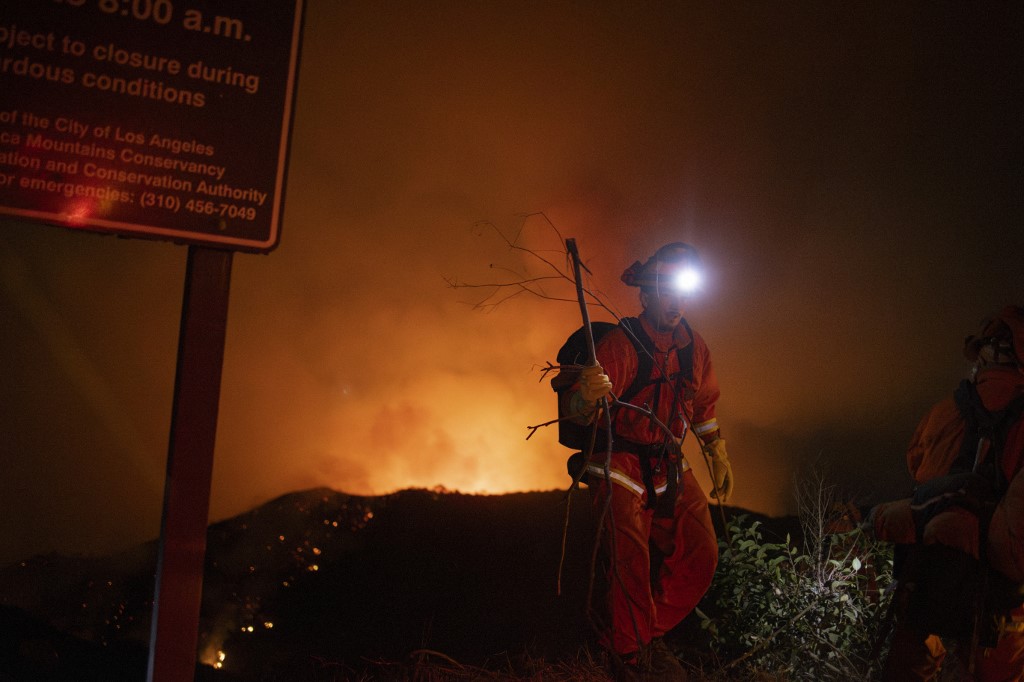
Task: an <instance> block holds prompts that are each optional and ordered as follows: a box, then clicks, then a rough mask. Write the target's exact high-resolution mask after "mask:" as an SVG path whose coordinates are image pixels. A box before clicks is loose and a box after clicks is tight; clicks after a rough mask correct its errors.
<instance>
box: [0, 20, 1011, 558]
mask: <svg viewBox="0 0 1024 682" xmlns="http://www.w3.org/2000/svg"><path fill="white" fill-rule="evenodd" d="M434 5H435V6H433V7H431V6H429V4H421V3H413V2H397V1H396V2H382V3H352V2H334V1H331V0H312V1H311V2H310V4H309V6H308V8H307V12H306V27H305V37H304V43H303V54H302V63H301V68H300V76H299V89H298V96H297V97H298V99H297V109H296V115H295V122H294V129H293V134H292V154H291V161H290V167H289V176H288V184H287V195H286V208H285V218H284V227H283V231H282V237H281V242H280V246H279V247H278V248H277V249H276V250H275V251H273V252H271V253H270V254H269V255H265V256H264V255H253V254H237V255H236V256H235V257H234V272H233V278H232V284H231V286H232V290H231V300H230V311H229V327H228V334H227V349H226V357H225V362H224V376H223V384H222V395H221V409H220V423H219V431H218V440H217V450H216V460H215V468H214V479H213V493H212V504H211V520H218V519H222V518H225V517H227V516H230V515H233V514H237V513H240V512H242V511H245V510H247V509H249V508H251V507H253V506H255V505H258V504H260V503H261V502H264V501H266V500H268V499H270V498H272V497H275V496H277V495H279V494H282V493H285V492H289V491H292V490H297V489H302V488H308V487H314V486H329V487H331V488H334V489H337V490H341V491H345V492H350V493H354V494H383V493H388V492H391V491H394V490H397V489H401V488H406V487H432V486H435V485H441V486H444V487H445V488H448V489H452V490H461V491H467V492H492V493H498V492H509V491H519V490H537V489H552V488H559V487H565V486H566V485H567V484H568V482H569V479H568V477H567V476H566V474H565V466H564V463H565V457H566V455H567V454H568V453H567V452H566V451H565V450H564V449H563V448H561V447H560V446H558V445H557V442H556V434H555V431H554V429H553V428H549V429H545V430H542V431H541V432H539V433H538V434H537V435H536V436H534V437H533V438H531V439H530V440H529V441H527V440H525V437H526V435H527V433H528V429H527V427H528V426H530V425H535V424H539V423H542V422H545V421H547V420H549V419H552V418H553V417H554V416H555V415H554V400H553V393H552V392H551V390H550V388H549V387H548V384H547V382H546V381H544V380H542V377H541V374H540V371H539V370H540V367H542V366H543V365H544V364H545V363H546V362H547V361H549V360H550V361H553V360H554V356H555V353H556V351H557V348H558V346H559V344H560V342H561V340H562V339H563V338H564V337H565V336H566V335H567V334H568V333H570V332H571V331H572V330H574V329H575V328H576V327H578V326H579V323H580V317H579V310H578V307H577V306H575V304H573V303H564V302H558V301H555V300H550V299H545V298H541V297H537V296H530V295H525V294H523V295H519V296H516V297H513V298H510V299H508V300H505V301H504V302H502V303H500V305H497V306H494V307H487V306H484V307H482V308H481V307H479V306H475V305H474V304H476V303H479V302H481V301H482V300H483V299H484V297H485V296H486V295H487V294H488V293H489V290H487V289H478V288H470V287H465V288H463V287H455V288H453V287H451V286H450V285H449V282H450V281H458V282H465V283H473V284H487V283H498V282H509V281H517V280H522V279H526V278H530V277H533V276H537V275H540V274H549V273H548V272H547V271H545V270H544V267H543V265H542V264H541V263H540V261H538V260H536V259H534V258H532V257H531V256H530V255H529V254H528V253H525V252H522V251H509V250H508V248H507V247H506V245H505V243H504V241H503V240H502V237H501V235H502V234H503V235H506V236H513V235H518V239H519V240H520V241H519V242H518V243H519V244H521V245H522V246H524V247H526V248H528V249H532V250H533V251H535V252H536V253H538V254H541V255H543V256H544V257H546V258H549V259H552V261H553V262H555V263H556V264H558V265H560V266H561V265H564V259H563V257H561V256H560V255H559V253H558V251H557V250H558V248H559V246H560V244H559V241H558V234H559V233H560V234H561V236H562V237H575V238H576V239H577V242H578V244H579V247H580V250H581V253H582V255H583V258H584V260H585V261H586V262H587V264H588V266H589V268H590V270H591V272H592V273H593V277H592V280H591V284H592V285H593V286H595V287H597V288H599V289H601V290H602V291H603V292H604V293H605V296H606V300H607V301H608V302H609V303H610V304H611V305H612V306H613V307H614V308H615V309H616V310H617V311H618V312H620V313H622V314H635V313H636V312H637V310H638V303H637V296H636V290H633V289H628V288H626V287H625V286H623V285H621V284H620V283H619V280H618V278H619V275H620V273H621V272H622V270H623V269H624V268H625V267H626V266H628V265H629V264H630V263H632V262H633V261H634V260H643V259H645V258H646V257H647V256H648V255H650V253H651V252H653V250H654V249H656V248H657V247H658V246H660V245H662V244H664V243H667V242H670V241H679V240H682V241H687V242H690V243H692V244H694V245H696V246H697V247H698V248H699V249H700V250H701V252H702V254H703V257H704V261H705V264H706V266H707V278H708V282H707V286H706V288H705V291H704V294H703V296H702V297H701V298H700V299H699V300H697V301H694V303H693V305H692V306H691V309H690V310H689V311H688V314H687V317H688V319H689V321H690V323H691V324H692V325H693V326H694V327H695V328H696V329H697V330H698V331H700V332H701V333H702V334H703V335H704V337H705V338H706V340H707V341H708V344H709V345H710V347H711V351H712V356H713V359H714V361H715V363H716V368H717V371H718V374H719V378H720V380H721V385H722V399H721V401H720V403H719V419H720V421H721V423H722V427H723V434H724V436H725V438H726V440H727V441H728V442H729V450H730V454H731V457H732V460H733V467H734V472H735V477H736V494H735V497H734V500H733V502H734V503H735V504H737V505H740V506H743V507H746V508H750V509H754V510H757V511H762V512H765V513H772V514H777V513H783V512H788V511H792V507H793V503H792V481H793V480H794V478H795V476H796V474H797V472H798V471H800V470H802V469H805V468H806V467H808V466H810V464H812V463H815V462H817V463H819V464H822V465H824V466H825V467H826V469H827V471H828V473H829V476H830V477H832V478H833V479H834V480H835V481H836V482H837V483H841V484H842V485H844V486H846V487H848V488H849V489H850V490H852V491H853V492H854V493H855V494H857V495H859V496H861V498H871V497H875V498H879V497H884V496H886V495H890V494H897V493H899V492H901V491H902V490H903V489H904V486H905V484H906V481H905V479H904V476H905V474H904V468H903V461H902V452H903V448H904V446H905V444H906V442H907V440H908V439H909V437H910V434H911V433H912V432H913V429H914V426H915V425H916V422H917V419H918V418H919V416H920V415H921V413H922V412H923V411H924V410H925V409H926V408H927V406H928V405H930V404H931V403H932V402H933V401H935V400H938V399H940V398H942V397H944V396H945V395H947V394H948V393H949V392H950V391H952V389H953V387H954V386H955V383H956V382H957V381H958V380H959V378H960V377H962V376H963V375H964V373H965V371H966V365H965V362H964V361H963V359H962V356H961V355H960V343H961V341H962V339H963V337H964V336H965V335H966V334H968V333H971V332H973V331H974V329H975V327H976V325H977V323H978V321H979V320H980V319H981V318H982V317H983V316H984V315H986V314H987V313H989V312H991V311H993V310H995V309H997V308H999V307H1001V306H1002V305H1004V304H1006V303H1011V302H1012V303H1017V304H1021V303H1024V276H1022V263H1024V259H1022V256H1024V230H1022V229H1021V222H1022V217H1024V210H1022V208H1024V201H1022V197H1024V191H1022V184H1024V172H1022V169H1024V144H1022V134H1024V133H1022V125H1021V121H1024V115H1022V114H1024V111H1022V105H1021V102H1022V100H1024V71H1022V66H1024V57H1022V55H1024V52H1022V51H1021V49H1020V44H1021V37H1022V33H1024V7H1022V6H1021V5H1020V4H1015V3H958V2H950V3H934V2H920V3H918V2H900V3H889V2H878V3H838V2H825V3H821V2H762V3H733V2H724V3H718V2H707V3H695V2H609V1H604V0H599V1H597V2H570V1H557V0H556V1H555V2H550V1H544V2H524V1H523V0H516V1H515V2H488V3H470V2H455V3H442V4H441V5H437V4H436V3H434ZM523 214H531V215H532V217H529V218H523V217H521V216H522V215H523ZM556 229H557V233H556V232H555V230H556ZM185 262H186V249H185V247H183V246H178V245H173V244H170V243H165V242H153V241H145V240H141V239H120V238H116V237H111V236H100V235H97V234H91V233H85V232H76V231H71V230H66V229H62V228H57V227H51V226H45V225H40V224H30V223H25V222H16V221H11V220H10V219H3V220H2V222H0V328H2V330H3V332H2V336H0V357H2V358H3V360H2V364H0V367H2V373H0V433H2V434H3V437H2V441H0V454H2V460H3V462H4V471H3V474H2V475H0V564H6V563H8V562H11V561H15V560H18V559H21V558H25V557H27V556H29V555H31V554H34V553H38V552H47V551H52V550H56V551H62V552H105V551H110V550H113V549H117V548H121V547H125V546H127V545H130V544H132V543H136V542H140V541H144V540H149V539H153V538H155V537H156V536H157V535H158V533H159V523H160V513H161V501H162V495H163V475H164V467H165V465H166V457H167V441H168V432H169V427H170V414H171V401H172V397H173V396H172V392H173V384H174V372H175V356H176V349H177V332H178V324H179V317H180V313H181V304H182V291H183V286H184V274H185ZM545 291H546V292H547V293H548V294H549V295H551V296H552V297H558V296H564V295H571V293H572V290H571V288H570V287H567V286H561V287H559V286H554V287H551V288H550V289H546V290H545ZM593 316H594V318H595V319H609V316H608V313H607V312H604V311H600V310H594V311H593ZM687 447H688V449H689V451H690V452H691V453H692V452H694V449H693V443H692V442H691V443H689V444H688V446H687ZM700 480H701V481H702V483H705V484H706V481H707V476H706V475H704V474H701V475H700Z"/></svg>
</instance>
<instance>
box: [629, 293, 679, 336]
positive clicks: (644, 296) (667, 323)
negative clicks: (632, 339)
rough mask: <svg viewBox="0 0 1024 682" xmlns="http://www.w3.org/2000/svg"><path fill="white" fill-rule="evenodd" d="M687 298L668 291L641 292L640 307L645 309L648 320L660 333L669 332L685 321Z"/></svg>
mask: <svg viewBox="0 0 1024 682" xmlns="http://www.w3.org/2000/svg"><path fill="white" fill-rule="evenodd" d="M686 300H687V297H686V296H685V295H683V294H679V293H676V292H672V291H667V290H664V289H663V290H660V291H659V290H657V289H651V290H647V291H641V292H640V305H642V306H643V308H644V314H645V315H646V316H647V319H648V320H649V321H650V322H652V323H653V324H654V326H655V327H657V328H658V330H659V331H663V332H666V331H669V330H671V329H673V328H675V326H676V325H677V324H679V320H681V319H683V315H684V314H686Z"/></svg>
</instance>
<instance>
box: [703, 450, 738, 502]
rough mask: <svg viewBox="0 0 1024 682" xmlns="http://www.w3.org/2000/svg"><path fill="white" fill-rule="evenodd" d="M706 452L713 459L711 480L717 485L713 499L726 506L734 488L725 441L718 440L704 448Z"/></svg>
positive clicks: (712, 494)
mask: <svg viewBox="0 0 1024 682" xmlns="http://www.w3.org/2000/svg"><path fill="white" fill-rule="evenodd" d="M704 451H705V452H706V453H707V455H708V457H710V458H711V479H712V483H714V485H715V488H714V490H712V491H711V497H714V498H716V499H717V500H718V501H719V502H720V503H722V504H725V503H727V502H728V501H729V498H730V497H732V486H733V479H732V466H731V465H730V464H729V454H728V453H727V452H726V451H725V439H724V438H716V439H715V440H713V441H711V442H710V443H708V444H707V445H705V446H704Z"/></svg>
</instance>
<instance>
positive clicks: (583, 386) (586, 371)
mask: <svg viewBox="0 0 1024 682" xmlns="http://www.w3.org/2000/svg"><path fill="white" fill-rule="evenodd" d="M611 391H612V382H611V379H609V378H608V375H607V374H605V373H604V368H602V367H601V365H591V366H590V367H584V368H583V369H582V370H581V371H580V397H581V398H583V402H585V403H587V404H589V405H596V404H597V401H598V400H600V399H601V398H603V397H605V396H606V395H608V394H609V393H611Z"/></svg>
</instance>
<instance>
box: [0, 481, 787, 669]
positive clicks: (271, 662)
mask: <svg viewBox="0 0 1024 682" xmlns="http://www.w3.org/2000/svg"><path fill="white" fill-rule="evenodd" d="M569 510H570V513H569V515H568V527H567V529H566V525H565V524H566V520H567V514H566V493H565V492H563V491H551V492H536V493H520V494H511V495H501V496H481V495H463V494H457V493H448V492H444V491H428V490H407V491H402V492H399V493H395V494H393V495H387V496H382V497H358V496H352V495H346V494H343V493H339V492H336V491H333V490H328V489H316V490H309V491H304V492H297V493H293V494H289V495H285V496H282V497H280V498H277V499H275V500H272V501H271V502H268V503H267V504H265V505H263V506H261V507H259V508H257V509H254V510H252V511H250V512H248V513H245V514H242V515H239V516H237V517H234V518H232V519H228V520H226V521H223V522H220V523H217V524H214V525H212V526H211V527H210V529H209V533H208V547H207V562H206V573H205V579H204V593H203V606H202V623H201V628H200V630H201V631H200V644H199V649H200V659H201V661H202V662H203V663H205V664H208V665H211V666H212V665H215V664H218V663H221V664H222V666H223V669H222V671H221V672H220V673H219V674H221V675H223V674H224V673H233V674H236V675H238V676H239V677H240V678H241V679H247V680H273V679H280V680H289V679H297V680H301V679H317V678H316V675H317V674H318V673H317V670H320V671H323V670H329V669H331V668H337V667H341V666H344V667H349V668H358V667H360V666H361V665H362V664H363V663H364V662H365V661H367V660H394V661H401V660H407V659H408V657H409V655H410V653H411V652H413V651H416V650H419V649H429V650H434V651H438V652H442V653H443V654H445V655H447V656H450V657H452V658H455V659H457V660H460V661H463V662H465V663H472V664H482V663H485V662H487V661H488V660H491V661H493V660H495V659H503V658H505V657H515V656H518V655H520V654H523V653H528V654H529V655H531V656H536V657H544V658H549V659H551V658H554V659H559V658H572V657H574V656H575V655H576V654H577V653H578V652H579V650H580V647H581V646H582V645H584V644H587V643H590V642H591V637H592V636H591V628H590V625H589V622H588V620H587V617H586V614H585V605H586V601H587V596H586V595H587V588H588V583H589V580H590V558H591V552H592V549H593V523H592V518H591V513H590V508H589V495H588V494H587V493H586V492H582V493H576V494H574V495H573V497H572V504H571V505H570V506H569ZM716 517H717V515H716ZM765 520H766V521H768V520H767V519H765ZM718 523H719V521H718V519H717V518H716V525H718ZM564 529H565V532H566V537H567V542H566V551H565V557H564V565H562V569H561V574H560V571H559V566H560V561H561V559H562V537H563V530H564ZM155 556H156V544H155V543H148V544H146V545H143V546H140V547H138V548H136V549H135V550H133V551H131V552H127V553H123V554H119V555H115V556H110V557H99V558H81V557H63V556H59V555H48V556H41V557H35V558H32V559H29V560H26V561H23V562H19V563H17V564H14V565H12V566H9V567H7V568H5V569H3V570H2V571H0V604H3V605H5V606H6V607H8V608H6V609H5V611H4V617H5V618H6V621H5V624H6V625H7V626H9V627H4V628H3V631H4V633H5V634H4V636H3V641H2V642H0V646H2V647H5V648H3V649H0V650H2V651H4V652H5V653H7V654H10V659H9V660H11V661H13V662H14V663H13V664H12V665H19V666H22V667H23V668H25V667H26V666H27V667H31V666H33V665H38V666H42V667H45V666H47V665H48V666H50V668H51V669H61V667H62V666H65V665H66V664H67V662H68V661H69V660H72V659H74V658H75V656H78V654H76V653H74V651H75V649H74V647H76V646H79V645H80V646H81V647H84V649H83V650H84V651H86V652H87V653H88V652H91V658H88V657H87V658H86V659H80V660H92V661H93V662H94V663H93V665H95V666H100V667H102V666H105V665H108V664H109V660H110V659H111V657H113V658H114V659H120V660H121V662H122V663H124V664H125V666H126V667H127V668H128V669H135V670H138V666H139V665H140V662H141V665H142V669H143V670H144V668H145V650H144V647H145V645H146V644H147V643H148V638H149V622H150V612H151V610H152V595H153V576H154V574H155ZM560 575H561V594H559V593H558V585H559V576H560ZM16 609H17V610H16ZM41 651H44V652H46V653H45V654H40V653H39V652H41ZM33 652H35V653H33ZM6 658H7V656H5V659H6ZM42 659H45V660H42ZM55 666H56V667H55ZM11 669H13V668H11V667H10V666H9V668H8V669H5V670H3V672H5V673H7V674H9V675H10V674H12V673H11ZM40 669H42V668H40ZM303 671H305V672H303ZM206 672H207V674H209V675H213V674H214V673H213V671H212V669H209V670H207V671H206ZM2 679H3V678H0V680H2ZM13 679H18V678H17V677H15V678H13ZM50 679H62V678H56V677H55V678H50ZM68 679H72V678H68ZM82 679H88V678H85V677H83V678H82ZM97 679H99V678H97ZM104 679H106V678H104ZM109 679H116V678H109ZM126 679H141V678H139V677H131V676H129V677H128V678H126ZM211 679H214V678H213V677H211Z"/></svg>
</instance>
